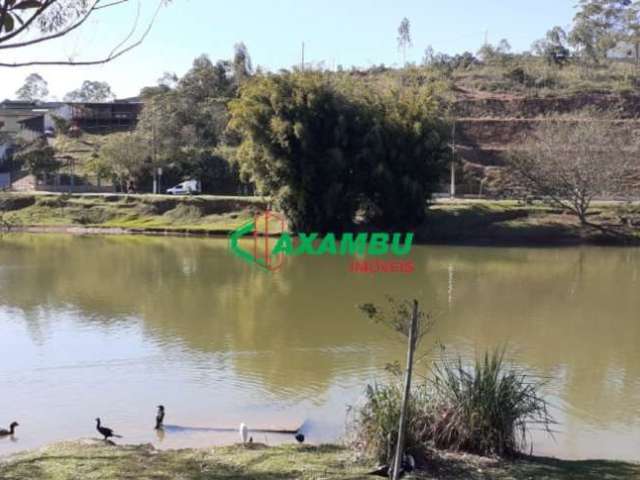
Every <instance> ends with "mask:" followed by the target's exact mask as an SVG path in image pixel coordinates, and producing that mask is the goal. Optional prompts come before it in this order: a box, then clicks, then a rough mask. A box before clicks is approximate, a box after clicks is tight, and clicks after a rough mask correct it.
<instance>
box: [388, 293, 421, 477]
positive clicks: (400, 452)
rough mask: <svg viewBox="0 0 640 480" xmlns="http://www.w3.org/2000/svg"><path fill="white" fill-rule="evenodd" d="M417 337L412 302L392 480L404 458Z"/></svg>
mask: <svg viewBox="0 0 640 480" xmlns="http://www.w3.org/2000/svg"><path fill="white" fill-rule="evenodd" d="M417 336H418V301H417V300H414V301H413V313H412V315H411V327H410V329H409V351H408V352H407V370H406V376H405V380H404V395H403V397H402V407H401V408H402V409H401V410H400V428H399V430H398V444H397V445H396V456H395V458H394V462H393V475H392V477H391V478H392V479H393V480H398V479H399V478H400V472H401V471H402V458H403V457H404V438H405V436H406V427H407V425H406V424H407V410H408V408H409V399H410V396H411V373H412V371H413V354H414V352H415V349H416V343H417Z"/></svg>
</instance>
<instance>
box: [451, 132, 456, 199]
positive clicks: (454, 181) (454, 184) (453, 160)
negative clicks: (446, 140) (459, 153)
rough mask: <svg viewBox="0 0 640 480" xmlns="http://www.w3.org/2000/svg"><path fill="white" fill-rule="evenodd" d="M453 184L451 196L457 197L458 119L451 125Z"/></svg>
mask: <svg viewBox="0 0 640 480" xmlns="http://www.w3.org/2000/svg"><path fill="white" fill-rule="evenodd" d="M450 180H451V185H450V186H449V196H450V197H451V198H455V196H456V121H455V120H453V125H452V127H451V174H450Z"/></svg>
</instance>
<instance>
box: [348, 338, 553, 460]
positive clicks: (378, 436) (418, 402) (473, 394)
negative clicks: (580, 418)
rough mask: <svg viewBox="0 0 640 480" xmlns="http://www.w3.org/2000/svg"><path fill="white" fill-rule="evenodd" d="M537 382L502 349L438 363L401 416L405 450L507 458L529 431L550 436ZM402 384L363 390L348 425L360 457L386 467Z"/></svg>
mask: <svg viewBox="0 0 640 480" xmlns="http://www.w3.org/2000/svg"><path fill="white" fill-rule="evenodd" d="M542 386H543V385H542V383H541V382H540V381H539V380H536V379H535V378H533V377H532V376H530V375H527V374H525V373H522V371H520V370H518V369H516V368H515V367H512V366H510V365H509V364H508V363H507V362H506V361H505V355H504V350H494V351H492V352H487V353H485V354H484V356H483V357H481V358H478V359H476V360H475V362H474V363H473V364H471V365H469V364H465V363H464V362H463V360H462V359H461V357H459V356H458V357H456V358H455V359H453V360H442V361H440V362H437V363H436V364H435V365H434V368H433V370H432V373H431V375H430V376H429V377H428V378H426V379H425V381H424V382H422V383H419V384H417V385H415V386H414V387H413V389H412V392H411V399H410V403H409V412H408V415H407V437H406V451H407V453H411V454H412V455H413V456H414V457H415V458H417V459H420V458H426V457H427V456H428V450H429V449H430V448H437V449H441V450H451V451H464V452H470V453H475V454H478V455H490V456H494V455H497V456H510V455H515V454H517V453H519V452H522V451H524V450H525V449H526V447H527V445H528V444H529V442H528V439H529V437H530V435H529V434H530V429H531V428H532V427H534V426H541V427H542V428H543V429H545V430H546V431H547V432H550V426H551V425H552V424H553V418H552V417H551V415H550V413H549V408H548V404H547V402H546V400H545V399H544V398H543V396H542V391H541V388H542ZM401 400H402V386H401V383H400V382H399V381H397V379H396V380H394V381H391V383H388V384H376V385H373V386H372V385H369V386H367V389H366V392H365V396H364V399H363V402H362V404H361V405H360V406H359V407H357V408H355V409H353V411H352V415H351V417H350V420H349V424H348V432H349V434H350V436H351V443H352V445H353V446H354V448H356V449H357V450H358V451H360V452H361V453H363V454H365V455H368V456H371V457H375V458H376V459H377V460H379V461H381V462H389V461H390V460H391V458H392V457H393V453H394V452H393V446H394V445H395V442H396V440H397V431H398V421H399V417H400V405H401Z"/></svg>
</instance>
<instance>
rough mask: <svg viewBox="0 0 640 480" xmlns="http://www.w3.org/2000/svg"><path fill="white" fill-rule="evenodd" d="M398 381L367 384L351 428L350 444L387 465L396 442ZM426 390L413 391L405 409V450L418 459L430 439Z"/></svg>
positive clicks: (398, 418)
mask: <svg viewBox="0 0 640 480" xmlns="http://www.w3.org/2000/svg"><path fill="white" fill-rule="evenodd" d="M402 393H403V387H402V384H401V382H394V383H391V384H388V385H378V384H376V385H373V386H372V385H368V386H367V390H366V392H365V402H364V404H363V405H362V407H360V408H359V409H357V410H355V417H354V418H353V419H352V421H351V425H350V429H351V434H352V435H353V446H354V447H355V448H356V449H357V450H359V451H361V452H363V453H365V454H366V455H367V456H371V457H373V458H375V459H376V460H378V461H379V462H381V463H386V464H390V463H391V461H392V458H393V456H394V454H395V446H396V443H397V441H398V424H399V422H400V407H401V405H402ZM425 394H426V389H424V388H416V389H414V391H413V392H412V396H411V401H410V402H409V409H408V411H407V429H406V437H405V452H406V453H409V454H411V455H413V456H414V457H417V458H420V457H421V456H422V454H423V452H424V445H426V443H427V442H428V440H429V435H428V432H429V424H430V420H431V419H430V415H428V414H427V412H429V411H430V408H429V401H428V398H427V396H426V395H425Z"/></svg>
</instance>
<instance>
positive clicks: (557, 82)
mask: <svg viewBox="0 0 640 480" xmlns="http://www.w3.org/2000/svg"><path fill="white" fill-rule="evenodd" d="M389 41H393V39H389ZM396 41H397V44H398V49H399V52H401V53H402V57H403V65H402V66H401V68H390V67H386V66H384V65H380V66H373V67H370V68H368V69H365V70H362V69H356V68H351V69H344V68H342V67H341V66H338V67H337V68H336V69H335V70H331V71H329V70H327V69H325V68H324V66H323V65H321V64H320V65H302V66H300V67H295V68H293V69H292V70H291V71H287V70H283V71H280V72H277V73H268V72H264V71H262V70H261V69H260V68H254V66H253V62H252V61H251V57H250V55H249V52H248V50H247V48H246V46H245V45H244V44H242V43H240V44H237V45H236V46H235V49H234V55H233V57H232V58H231V59H228V60H218V61H216V62H213V61H211V60H210V59H209V58H208V57H207V56H206V55H203V56H200V57H198V58H196V59H195V60H194V62H193V66H192V68H191V69H190V70H189V71H188V72H186V73H185V74H184V75H183V76H182V77H178V76H177V75H175V74H173V73H170V72H167V73H165V74H164V75H163V76H162V78H160V79H159V80H158V84H157V85H155V86H149V87H146V88H144V89H143V90H142V92H141V96H142V98H143V100H144V102H145V104H144V109H143V111H142V114H141V116H140V119H139V123H138V126H137V128H136V129H135V131H133V132H130V133H125V134H122V133H119V134H113V135H112V136H110V137H108V138H105V139H102V140H100V141H95V142H94V141H93V140H92V141H91V142H90V143H92V144H93V146H92V147H91V148H90V150H91V151H90V152H88V153H86V154H85V153H81V154H78V153H77V152H75V151H73V149H70V150H71V151H63V148H62V147H61V146H62V145H65V144H69V145H70V144H72V143H73V141H67V140H66V137H65V136H62V135H61V136H59V138H58V139H56V144H57V145H58V146H60V148H61V150H60V152H59V153H61V154H62V155H66V156H73V157H74V158H75V157H76V156H77V155H81V156H84V158H83V160H82V162H80V163H81V164H80V165H78V166H77V171H78V172H82V173H83V174H87V175H90V176H93V177H97V178H98V179H99V180H98V181H110V182H111V183H112V184H113V185H116V186H118V188H119V189H120V190H133V191H137V192H140V191H150V190H151V189H152V185H156V184H158V183H159V180H160V176H161V180H162V187H163V188H166V187H167V186H169V185H173V184H175V183H178V182H179V181H182V180H185V179H189V178H198V179H200V180H201V181H202V186H203V189H204V191H205V192H210V193H216V194H237V193H257V194H264V195H269V196H270V197H271V198H272V199H273V201H274V203H275V206H276V207H278V208H280V209H281V210H282V211H284V212H285V213H286V215H287V216H288V218H289V220H290V222H291V225H292V226H293V227H294V228H304V229H310V230H314V229H320V230H327V229H338V230H340V229H344V228H347V227H348V226H349V225H351V224H353V223H359V224H363V223H364V224H367V223H368V224H371V225H376V226H379V227H385V228H389V229H390V228H396V227H397V228H415V227H417V226H418V225H420V224H421V223H422V222H423V221H424V219H425V215H426V211H425V208H426V205H428V203H429V201H430V199H431V195H432V193H434V191H436V190H437V189H439V188H440V189H441V188H442V185H443V183H444V182H443V180H444V178H445V175H446V173H447V172H446V167H447V163H448V162H449V161H450V160H451V159H452V154H451V153H450V150H448V146H449V143H450V138H449V137H450V133H451V128H450V123H451V122H452V121H453V119H454V117H455V114H454V108H453V101H454V100H455V99H456V98H460V96H467V97H469V98H472V99H474V98H479V99H482V98H483V95H485V94H484V93H483V92H496V93H499V94H500V95H501V96H500V95H499V96H498V97H497V98H502V99H504V100H505V101H508V100H509V99H510V98H513V97H514V96H517V95H531V96H540V95H557V94H572V93H576V92H607V93H611V92H617V93H632V92H635V91H636V90H637V88H638V86H640V2H638V1H633V2H632V1H618V0H580V1H579V2H578V5H577V13H576V15H575V18H574V21H573V25H572V27H571V28H570V29H569V30H568V31H565V30H564V29H562V28H561V27H552V28H550V30H549V31H548V32H547V33H546V34H545V35H544V37H543V38H542V39H540V40H538V41H536V42H535V43H534V44H533V45H532V47H531V50H530V51H527V52H521V53H514V52H512V49H511V46H510V44H509V42H508V41H507V40H501V41H500V42H498V43H497V44H495V45H494V44H490V43H486V44H485V45H482V46H481V47H480V48H479V50H478V51H477V52H463V53H460V54H455V55H450V54H444V53H437V52H435V51H434V50H433V49H432V48H431V47H428V48H426V50H425V52H424V57H423V60H422V62H421V63H420V64H408V63H406V61H405V59H406V55H407V52H408V51H409V50H410V49H411V48H414V45H413V41H412V38H411V23H410V21H409V19H407V18H405V19H403V20H402V22H401V23H400V26H399V28H398V37H397V38H396ZM43 82H44V80H43V79H42V78H41V77H37V78H36V77H33V78H31V81H29V82H28V85H26V86H25V88H24V92H23V93H24V95H23V96H24V98H37V97H40V96H42V94H43V92H44V91H45V90H46V82H44V83H43ZM72 93H73V95H72V96H73V98H78V99H83V98H91V99H96V98H99V99H105V98H110V96H112V93H111V92H110V89H109V88H108V85H105V84H101V83H100V82H85V83H84V84H83V86H82V87H81V89H79V90H78V91H75V92H72ZM70 95H71V94H70ZM489 97H490V96H489ZM70 98H71V97H70ZM490 98H491V97H490ZM494 98H495V97H494ZM614 114H615V113H614ZM63 130H64V129H63ZM83 137H84V135H83ZM77 140H79V141H82V138H79V139H77ZM587 146H588V150H589V149H591V151H595V150H593V148H592V147H594V148H595V144H594V145H587ZM43 148H44V146H43ZM32 150H33V148H32ZM85 150H86V149H85ZM45 154H46V155H45ZM30 155H31V158H39V159H42V158H44V157H46V156H47V155H48V152H44V153H43V154H42V155H34V154H33V152H32V153H31V154H30ZM594 159H595V158H592V159H591V160H594ZM595 160H597V159H595ZM42 163H43V162H39V163H38V162H36V163H34V162H32V163H31V166H30V167H29V169H30V171H32V173H37V174H42V173H43V171H44V170H43V168H40V167H38V166H37V165H39V164H42ZM44 163H45V164H46V165H45V167H47V165H49V166H51V165H53V164H52V163H47V162H44ZM592 163H593V162H592ZM47 168H48V167H47ZM482 168H483V167H482V166H480V169H482ZM45 169H46V168H45ZM46 173H48V172H46ZM484 180H486V178H483V179H481V181H484ZM596 190H598V189H596ZM530 193H532V194H534V193H535V192H533V190H531V192H530ZM595 193H596V195H602V194H603V193H604V194H608V193H611V192H604V190H603V189H599V191H598V192H595ZM616 193H617V192H616ZM543 195H546V196H548V194H543ZM566 200H567V199H566V198H565V199H563V202H561V203H563V204H564V206H566ZM557 203H558V202H556V204H557ZM570 210H573V211H574V212H575V211H576V209H572V208H570ZM581 215H582V214H581V213H578V216H581ZM584 218H585V217H584V215H582V216H581V219H582V220H584Z"/></svg>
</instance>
